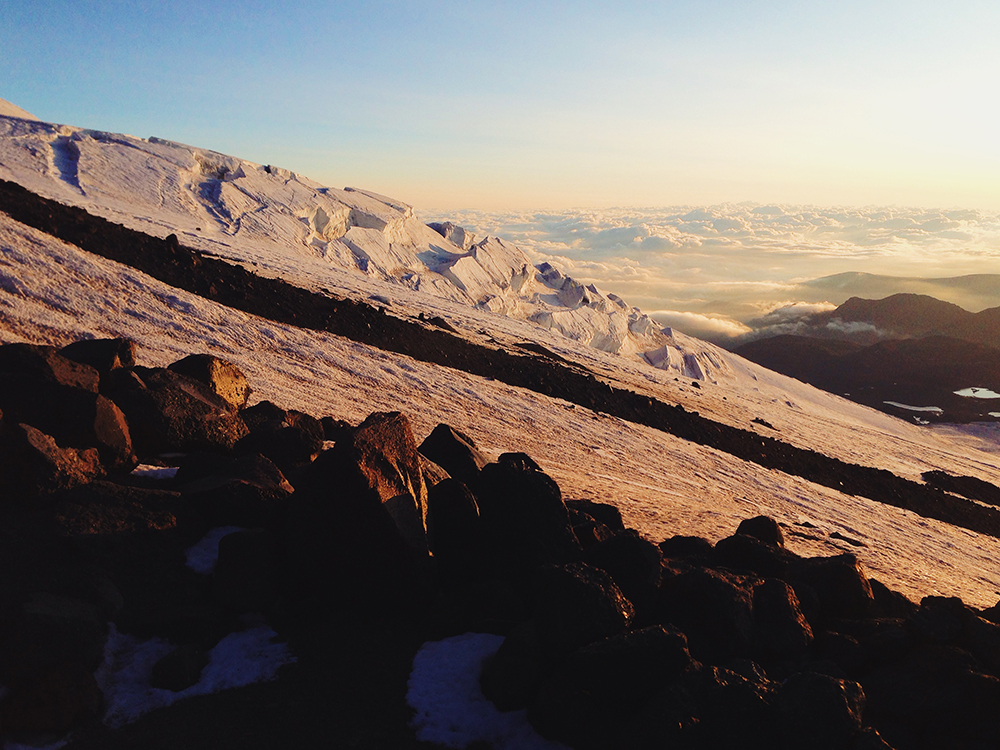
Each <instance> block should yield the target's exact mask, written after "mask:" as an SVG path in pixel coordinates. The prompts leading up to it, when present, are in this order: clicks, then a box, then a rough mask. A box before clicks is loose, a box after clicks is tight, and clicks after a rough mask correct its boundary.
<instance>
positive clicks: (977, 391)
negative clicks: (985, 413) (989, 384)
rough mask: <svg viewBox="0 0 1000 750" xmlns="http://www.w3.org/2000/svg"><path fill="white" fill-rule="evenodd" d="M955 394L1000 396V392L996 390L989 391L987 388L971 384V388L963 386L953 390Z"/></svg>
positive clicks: (986, 396)
mask: <svg viewBox="0 0 1000 750" xmlns="http://www.w3.org/2000/svg"><path fill="white" fill-rule="evenodd" d="M955 395H956V396H965V397H966V398H1000V393H997V392H996V391H991V390H990V389H989V388H980V387H977V386H973V387H972V388H963V389H962V390H960V391H955Z"/></svg>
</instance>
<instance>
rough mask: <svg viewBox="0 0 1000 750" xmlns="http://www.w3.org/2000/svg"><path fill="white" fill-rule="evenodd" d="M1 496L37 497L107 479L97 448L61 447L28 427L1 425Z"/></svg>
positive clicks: (9, 497)
mask: <svg viewBox="0 0 1000 750" xmlns="http://www.w3.org/2000/svg"><path fill="white" fill-rule="evenodd" d="M0 452H2V453H3V454H4V458H5V460H4V462H3V463H2V464H0V494H3V496H4V497H5V498H7V499H14V498H18V497H20V498H24V499H28V498H37V497H41V496H44V495H49V494H51V493H53V492H57V491H59V490H64V489H69V488H71V487H76V486H77V485H80V484H86V483H88V482H92V481H94V480H95V479H100V478H101V477H103V476H104V466H103V465H102V464H101V458H100V455H99V454H98V452H97V449H96V448H87V449H85V450H78V449H76V448H60V447H59V446H58V445H57V444H56V441H55V440H53V439H52V438H51V437H49V436H48V435H46V434H44V433H43V432H41V431H40V430H36V429H35V428H34V427H31V426H30V425H26V424H19V425H12V426H10V428H9V429H5V425H4V424H3V423H0Z"/></svg>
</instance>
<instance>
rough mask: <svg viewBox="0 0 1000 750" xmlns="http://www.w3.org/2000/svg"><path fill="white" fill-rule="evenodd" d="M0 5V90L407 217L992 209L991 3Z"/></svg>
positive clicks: (58, 115) (5, 1) (995, 26)
mask: <svg viewBox="0 0 1000 750" xmlns="http://www.w3.org/2000/svg"><path fill="white" fill-rule="evenodd" d="M289 5H290V6H292V7H287V8H286V7H282V6H279V5H276V4H273V3H262V2H253V1H250V2H246V1H244V2H239V3H237V2H229V1H228V0H227V1H224V2H216V3H204V2H199V3H194V2H187V1H186V0H180V1H177V2H172V3H160V2H136V1H135V0H133V1H131V2H115V1H112V0H107V1H105V2H98V1H95V0H76V1H75V2H50V1H46V0H0V97H2V98H4V99H7V100H9V101H12V102H13V103H15V104H17V105H19V106H21V107H23V108H25V109H27V110H28V111H29V112H32V113H33V114H35V115H37V116H38V117H40V118H42V119H44V120H52V121H56V122H64V123H69V124H73V125H80V126H84V127H93V128H98V129H106V130H111V131H117V132H128V133H132V134H134V135H139V136H150V135H156V136H159V137H163V138H170V139H173V140H178V141H182V142H186V143H191V144H194V145H198V146H203V147H207V148H214V149H216V150H219V151H223V152H226V153H231V154H234V155H238V156H242V157H244V158H248V159H251V160H254V161H258V162H263V163H271V164H276V165H280V166H284V167H288V168H290V169H293V170H295V171H298V172H301V173H303V174H306V175H308V176H310V177H313V178H314V179H317V180H319V181H321V182H325V183H327V184H331V185H336V186H343V185H355V186H360V187H366V188H369V189H372V190H377V191H379V192H383V193H386V194H388V195H392V196H394V197H396V198H399V199H402V200H405V201H407V202H409V203H412V204H414V205H416V206H417V207H418V208H420V207H426V208H438V209H440V208H479V209H501V208H523V209H527V208H564V207H568V206H616V205H617V206H622V205H638V206H654V205H678V204H687V205H705V204H715V203H721V202H727V201H728V202H739V201H756V202H761V203H771V202H785V203H796V204H817V205H833V204H837V205H867V204H900V205H915V206H939V207H953V206H961V207H969V208H982V209H987V210H996V209H1000V139H998V138H997V137H996V132H997V130H998V126H1000V102H998V99H997V96H996V88H997V84H996V82H997V81H1000V52H998V50H1000V45H997V43H996V40H997V39H998V38H1000V6H998V4H996V3H995V2H972V1H966V0H958V1H957V2H952V3H948V4H945V3H942V2H925V1H923V0H914V1H911V2H905V3H904V2H878V1H877V0H873V1H871V2H865V3H862V2H852V1H850V0H842V1H841V2H826V1H822V2H814V3H804V2H778V1H766V0H765V1H761V2H713V1H712V0H708V1H706V2H673V3H671V2H660V3H629V4H627V5H626V7H622V8H611V7H610V5H611V4H610V3H588V2H575V3H559V2H544V1H537V2H508V3H505V4H503V5H502V6H499V5H498V4H494V3H475V2H471V3H440V2H420V1H413V2H405V3H397V2H368V3H356V2H315V1H308V0H307V1H306V2H299V3H295V4H289Z"/></svg>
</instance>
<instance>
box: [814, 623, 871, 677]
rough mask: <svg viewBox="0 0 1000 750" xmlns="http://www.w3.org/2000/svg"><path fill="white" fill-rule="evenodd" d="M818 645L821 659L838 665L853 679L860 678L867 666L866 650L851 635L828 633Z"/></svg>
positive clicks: (821, 638)
mask: <svg viewBox="0 0 1000 750" xmlns="http://www.w3.org/2000/svg"><path fill="white" fill-rule="evenodd" d="M816 645H817V654H818V655H819V657H820V658H821V659H824V660H827V661H830V662H832V663H834V664H836V665H837V667H838V668H839V669H840V670H841V671H842V672H843V673H844V674H845V675H847V676H850V677H851V678H852V679H853V678H856V677H858V676H860V675H861V674H862V673H863V671H864V669H865V668H866V666H867V665H866V658H865V653H864V649H862V648H861V645H860V644H859V643H858V641H857V639H855V638H854V637H852V636H850V635H847V634H845V633H836V632H832V631H827V632H825V633H823V634H822V636H821V637H820V638H818V639H817V642H816Z"/></svg>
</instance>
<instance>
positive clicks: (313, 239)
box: [0, 118, 711, 373]
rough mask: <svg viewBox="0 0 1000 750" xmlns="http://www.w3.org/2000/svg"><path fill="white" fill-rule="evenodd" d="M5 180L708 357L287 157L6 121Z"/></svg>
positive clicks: (267, 264) (614, 342) (538, 321)
mask: <svg viewBox="0 0 1000 750" xmlns="http://www.w3.org/2000/svg"><path fill="white" fill-rule="evenodd" d="M0 177H3V178H5V179H12V180H14V181H16V182H19V183H21V184H22V185H24V186H25V187H28V188H29V189H31V190H34V191H36V192H38V193H40V194H42V195H45V196H46V197H50V198H55V199H57V200H60V201H63V202H67V203H72V204H75V205H80V206H83V207H85V208H87V209H88V210H92V211H94V212H96V213H99V214H101V215H103V216H105V217H106V218H110V219H113V220H115V221H118V222H121V223H123V224H126V225H128V226H131V227H133V228H136V229H141V230H143V231H147V232H150V233H152V234H159V235H165V234H168V233H176V234H178V236H179V237H180V239H181V242H182V243H184V244H188V245H191V246H194V247H197V248H199V249H201V250H205V251H208V252H212V253H215V254H218V255H220V256H223V257H227V258H232V259H234V260H237V261H239V262H242V263H246V264H248V265H250V266H253V267H255V268H256V270H257V271H258V272H261V273H265V274H269V275H274V276H280V277H282V278H285V279H287V280H290V281H293V282H296V281H298V283H300V284H303V285H308V286H309V287H310V288H334V287H337V286H339V285H340V284H341V283H342V280H343V278H344V276H345V274H346V275H348V277H350V276H362V277H367V278H370V279H375V280H378V281H381V282H390V284H391V285H393V286H397V287H401V288H402V289H405V290H407V291H409V290H413V291H420V292H424V293H426V294H429V295H433V296H434V297H439V298H442V299H444V300H449V301H453V302H458V303H460V304H462V305H467V306H470V307H473V308H478V309H480V310H484V311H489V312H493V313H498V314H500V315H503V316H507V317H511V318H515V319H519V320H528V321H531V322H532V323H534V324H535V325H538V326H540V327H542V328H545V329H547V330H551V331H553V332H555V333H558V334H559V335H561V336H564V337H567V338H570V339H573V340H575V341H581V342H583V343H585V344H588V345H589V346H592V347H594V348H596V349H600V350H602V351H607V352H613V353H617V354H622V355H625V356H632V357H636V356H639V355H641V354H642V353H643V352H652V351H657V352H659V354H657V356H656V357H655V358H647V359H648V361H650V362H652V363H654V364H655V365H656V366H660V367H675V368H676V367H678V366H679V365H678V363H679V362H681V361H683V359H684V356H685V355H690V357H691V358H696V357H698V352H697V351H687V350H684V349H682V348H681V345H680V344H679V343H678V341H677V340H676V339H675V338H673V337H671V336H670V335H665V334H664V333H663V332H662V331H661V326H660V325H658V324H657V323H655V322H654V321H653V320H652V319H651V318H650V317H648V316H647V315H645V314H643V313H642V311H640V310H638V309H636V308H634V307H631V306H630V305H628V304H627V303H626V302H625V301H624V300H622V299H621V298H619V297H617V296H615V295H614V294H605V293H604V292H602V291H600V290H599V289H598V288H597V287H595V286H594V285H592V284H589V285H583V284H580V283H579V282H577V281H575V280H574V279H572V278H569V277H568V276H566V275H564V274H563V273H562V272H560V271H559V270H558V269H557V268H555V267H553V266H551V265H549V264H547V263H546V264H541V265H539V266H538V267H535V266H534V265H532V262H531V260H529V258H528V256H527V255H525V254H524V252H522V251H521V250H520V249H519V248H518V247H516V246H515V245H512V244H510V243H508V242H504V241H503V240H501V239H499V238H497V237H485V238H482V239H480V240H478V241H476V238H475V237H473V236H472V235H471V234H469V233H466V232H464V231H463V230H462V229H461V228H460V227H442V232H443V233H444V234H440V233H438V232H436V231H434V230H433V229H431V228H430V227H428V226H427V225H425V224H424V223H422V222H421V221H420V220H419V219H417V217H416V215H415V214H414V212H413V209H412V208H411V207H410V206H408V205H406V204H404V203H401V202H399V201H395V200H393V199H391V198H386V197H385V196H381V195H377V194H375V193H370V192H366V191H364V190H358V189H353V188H344V189H338V188H328V187H323V186H321V185H319V184H317V183H315V182H313V181H311V180H308V179H306V178H304V177H301V176H300V175H296V174H294V173H292V172H289V171H288V170H285V169H280V168H278V167H273V166H264V165H260V164H254V163H252V162H247V161H243V160H241V159H237V158H235V157H232V156H226V155H224V154H219V153H216V152H213V151H207V150H204V149H198V148H192V147H189V146H184V145H181V144H178V143H172V142H170V141H165V140H162V139H159V138H149V139H145V140H144V139H140V138H134V137H132V136H127V135H117V134H112V133H103V132H98V131H93V130H81V129H79V128H72V127H68V126H58V125H51V124H47V123H42V122H30V121H24V120H17V119H9V118H0ZM444 235H447V236H448V237H449V238H451V239H446V237H445V236H444ZM452 240H454V241H452ZM456 243H457V244H456ZM665 350H676V353H675V354H673V355H671V356H665V355H664V354H663V352H664V351H665ZM697 369H698V371H704V372H706V373H710V371H711V366H710V365H709V364H708V363H704V362H703V363H701V364H700V365H699V367H698V368H697Z"/></svg>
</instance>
